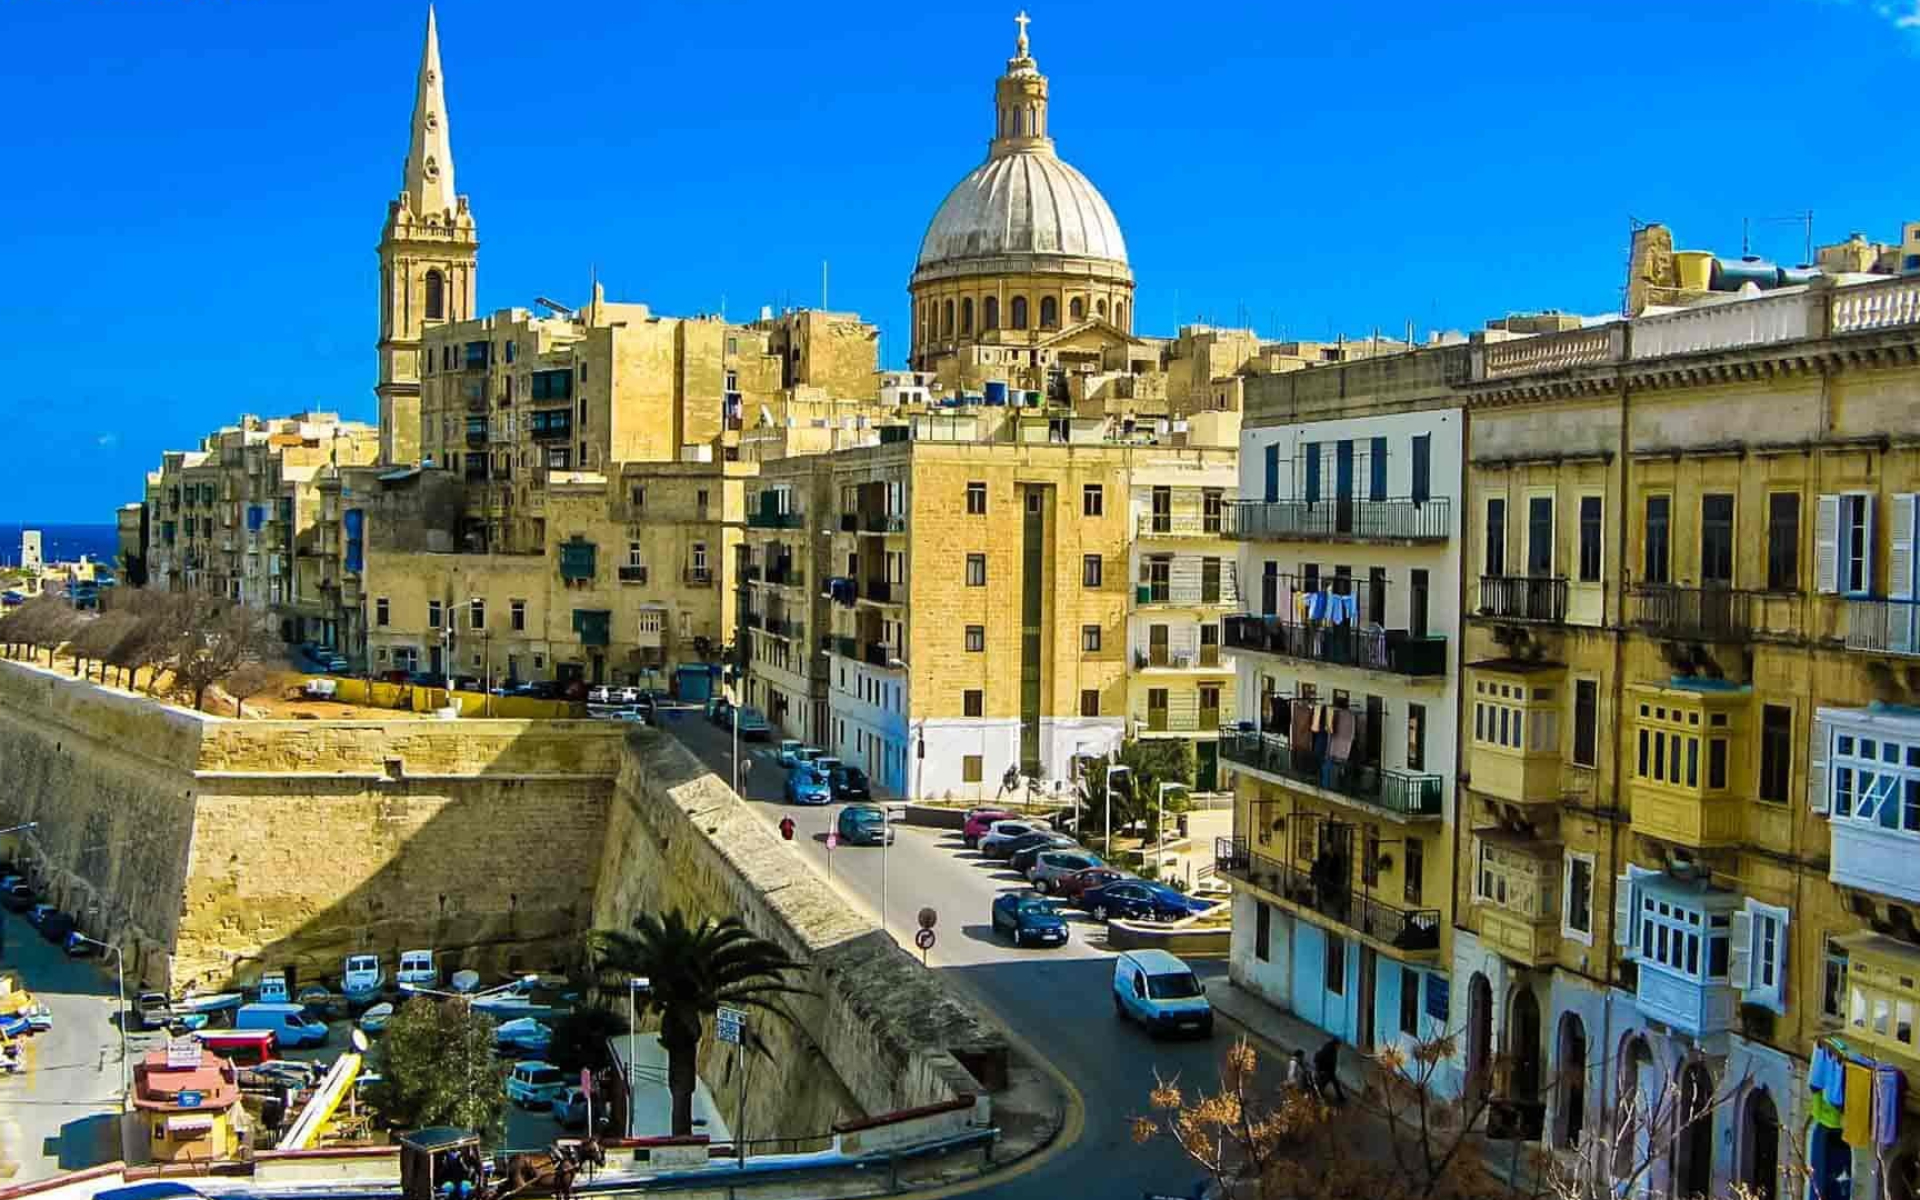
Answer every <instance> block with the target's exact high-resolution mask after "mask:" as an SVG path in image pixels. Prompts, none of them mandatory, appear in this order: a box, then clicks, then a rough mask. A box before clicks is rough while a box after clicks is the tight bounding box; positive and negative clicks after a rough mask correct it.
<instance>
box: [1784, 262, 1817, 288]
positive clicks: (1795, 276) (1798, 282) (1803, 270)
mask: <svg viewBox="0 0 1920 1200" xmlns="http://www.w3.org/2000/svg"><path fill="white" fill-rule="evenodd" d="M1824 274H1826V272H1825V271H1822V270H1821V269H1820V268H1819V267H1781V268H1780V286H1781V287H1800V286H1802V285H1804V284H1809V283H1812V282H1813V281H1814V280H1816V279H1818V278H1820V276H1822V275H1824Z"/></svg>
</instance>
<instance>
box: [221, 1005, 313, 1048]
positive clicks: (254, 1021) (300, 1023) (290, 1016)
mask: <svg viewBox="0 0 1920 1200" xmlns="http://www.w3.org/2000/svg"><path fill="white" fill-rule="evenodd" d="M233 1027H234V1028H235V1029H265V1030H269V1031H271V1032H272V1034H273V1036H274V1037H275V1038H276V1039H277V1040H278V1041H279V1043H280V1044H281V1045H282V1046H285V1047H286V1048H287V1049H289V1050H294V1049H298V1048H299V1047H301V1046H324V1045H326V1044H327V1026H326V1023H325V1022H324V1021H316V1020H315V1019H314V1018H312V1017H310V1016H308V1015H307V1010H306V1009H305V1008H303V1007H301V1006H300V1005H298V1004H242V1005H241V1006H240V1008H239V1010H238V1011H237V1012H235V1013H234V1014H233Z"/></svg>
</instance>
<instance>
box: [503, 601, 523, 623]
mask: <svg viewBox="0 0 1920 1200" xmlns="http://www.w3.org/2000/svg"><path fill="white" fill-rule="evenodd" d="M507 623H508V624H509V625H511V626H512V627H513V628H514V629H525V628H526V627H527V602H526V601H525V600H510V601H508V602H507Z"/></svg>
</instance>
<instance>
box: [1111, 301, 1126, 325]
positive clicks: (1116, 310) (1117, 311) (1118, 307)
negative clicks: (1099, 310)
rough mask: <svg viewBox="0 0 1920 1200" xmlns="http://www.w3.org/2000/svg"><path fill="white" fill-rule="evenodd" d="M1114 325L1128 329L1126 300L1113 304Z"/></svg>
mask: <svg viewBox="0 0 1920 1200" xmlns="http://www.w3.org/2000/svg"><path fill="white" fill-rule="evenodd" d="M1113 323H1114V324H1115V325H1118V326H1119V327H1120V328H1122V329H1125V328H1126V327H1127V302H1126V301H1125V300H1115V301H1114V302H1113Z"/></svg>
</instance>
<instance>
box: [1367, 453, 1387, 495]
mask: <svg viewBox="0 0 1920 1200" xmlns="http://www.w3.org/2000/svg"><path fill="white" fill-rule="evenodd" d="M1386 498H1387V439H1385V438H1383V437H1377V438H1374V439H1373V440H1372V442H1371V443H1369V444H1368V446H1367V499H1369V500H1385V499H1386Z"/></svg>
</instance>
